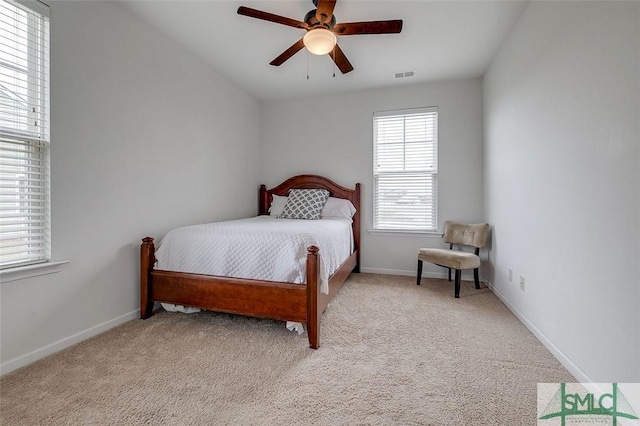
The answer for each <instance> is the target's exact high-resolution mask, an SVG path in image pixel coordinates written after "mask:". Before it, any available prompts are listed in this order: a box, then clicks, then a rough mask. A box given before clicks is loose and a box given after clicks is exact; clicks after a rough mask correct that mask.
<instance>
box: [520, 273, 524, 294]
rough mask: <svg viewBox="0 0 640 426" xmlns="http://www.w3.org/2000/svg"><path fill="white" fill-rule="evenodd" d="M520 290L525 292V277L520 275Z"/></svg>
mask: <svg viewBox="0 0 640 426" xmlns="http://www.w3.org/2000/svg"><path fill="white" fill-rule="evenodd" d="M520 290H522V291H524V276H522V275H520Z"/></svg>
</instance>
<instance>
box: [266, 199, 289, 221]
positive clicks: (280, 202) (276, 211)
mask: <svg viewBox="0 0 640 426" xmlns="http://www.w3.org/2000/svg"><path fill="white" fill-rule="evenodd" d="M287 199H288V197H283V196H281V195H276V194H273V198H272V199H271V207H269V216H274V217H277V216H280V215H281V214H282V212H283V211H284V206H285V204H287Z"/></svg>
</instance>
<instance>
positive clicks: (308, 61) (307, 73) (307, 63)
mask: <svg viewBox="0 0 640 426" xmlns="http://www.w3.org/2000/svg"><path fill="white" fill-rule="evenodd" d="M307 80H309V51H308V50H307Z"/></svg>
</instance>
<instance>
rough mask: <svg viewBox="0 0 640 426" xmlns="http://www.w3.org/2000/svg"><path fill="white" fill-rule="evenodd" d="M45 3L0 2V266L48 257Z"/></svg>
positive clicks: (47, 94) (47, 127) (47, 83)
mask: <svg viewBox="0 0 640 426" xmlns="http://www.w3.org/2000/svg"><path fill="white" fill-rule="evenodd" d="M48 9H49V8H48V6H46V5H44V4H43V3H40V2H38V1H35V0H25V1H23V0H20V1H7V0H3V1H2V2H0V269H6V268H11V267H16V266H25V265H30V264H35V263H41V262H46V261H48V260H50V257H51V256H50V251H51V250H50V226H49V225H50V199H49V17H48V15H49V11H48Z"/></svg>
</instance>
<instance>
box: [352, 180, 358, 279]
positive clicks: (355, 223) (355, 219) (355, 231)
mask: <svg viewBox="0 0 640 426" xmlns="http://www.w3.org/2000/svg"><path fill="white" fill-rule="evenodd" d="M352 201H353V205H354V207H355V208H356V211H357V213H356V214H355V215H354V216H353V224H352V225H353V241H354V245H355V249H356V250H358V253H357V254H356V267H355V268H353V272H356V273H359V272H360V184H359V183H356V189H355V191H354V196H353V200H352Z"/></svg>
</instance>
